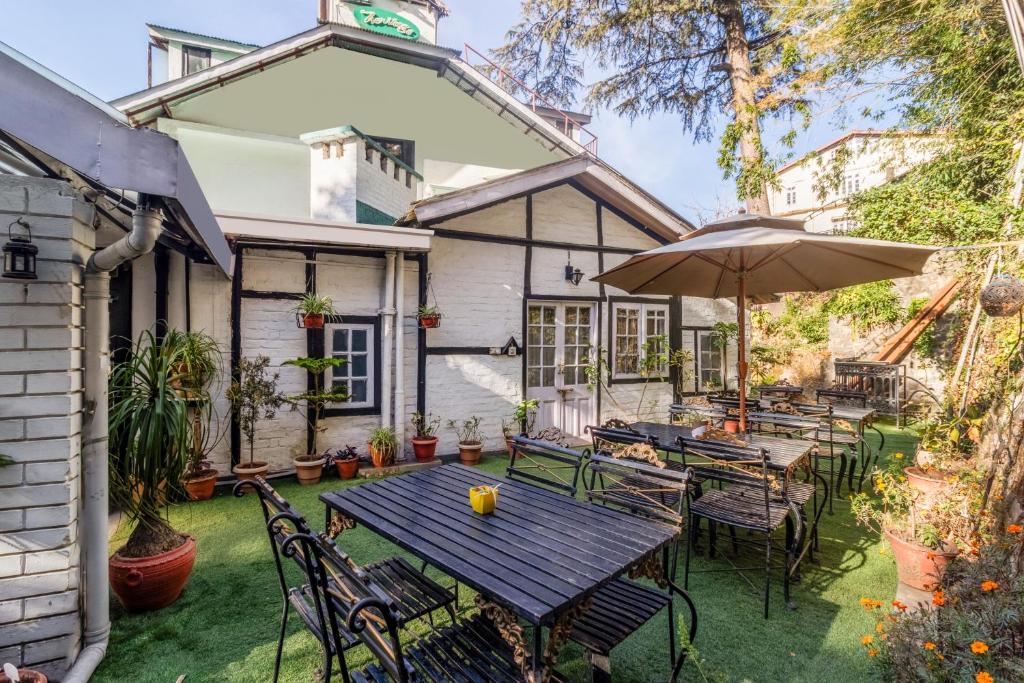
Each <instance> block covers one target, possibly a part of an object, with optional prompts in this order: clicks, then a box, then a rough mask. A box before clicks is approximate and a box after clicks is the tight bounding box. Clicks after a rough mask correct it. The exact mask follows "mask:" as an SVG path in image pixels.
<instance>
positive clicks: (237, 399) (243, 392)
mask: <svg viewBox="0 0 1024 683" xmlns="http://www.w3.org/2000/svg"><path fill="white" fill-rule="evenodd" d="M269 365H270V359H269V358H267V357H266V356H256V358H253V359H249V358H242V359H241V360H240V361H239V363H238V374H239V379H238V380H235V381H233V382H232V383H231V386H230V387H229V388H228V391H227V398H228V401H230V402H231V409H232V410H234V411H235V414H236V415H237V416H238V426H239V429H240V430H241V432H242V434H243V435H245V439H246V441H248V442H249V462H247V463H239V464H237V465H235V466H234V468H233V469H232V471H233V472H234V474H235V476H236V477H237V478H238V479H239V480H243V479H253V478H255V477H256V476H262V475H264V474H266V473H267V470H269V469H270V463H268V462H264V461H261V460H256V455H255V453H254V450H255V444H256V425H257V424H258V423H259V421H260V420H272V419H273V418H274V415H276V414H277V409H278V408H280V407H281V404H282V403H283V402H284V398H283V397H282V396H281V394H280V393H279V392H278V391H277V381H278V379H280V374H279V373H276V372H275V373H274V374H272V375H271V374H270V373H269V372H268V370H267V368H268V366H269Z"/></svg>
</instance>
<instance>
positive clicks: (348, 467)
mask: <svg viewBox="0 0 1024 683" xmlns="http://www.w3.org/2000/svg"><path fill="white" fill-rule="evenodd" d="M334 468H335V469H336V470H338V479H354V478H355V476H356V474H357V473H358V472H359V458H352V459H351V460H335V461H334Z"/></svg>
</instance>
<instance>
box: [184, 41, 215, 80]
mask: <svg viewBox="0 0 1024 683" xmlns="http://www.w3.org/2000/svg"><path fill="white" fill-rule="evenodd" d="M212 57H213V53H212V52H211V51H210V50H209V48H205V47H196V46H195V45H182V46H181V75H182V76H188V75H189V74H194V73H196V72H197V71H202V70H203V69H209V68H210V61H211V59H212Z"/></svg>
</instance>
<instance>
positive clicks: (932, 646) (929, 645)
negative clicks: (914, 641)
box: [922, 640, 935, 651]
mask: <svg viewBox="0 0 1024 683" xmlns="http://www.w3.org/2000/svg"><path fill="white" fill-rule="evenodd" d="M922 647H923V648H924V649H926V650H929V651H930V650H934V649H935V643H933V642H932V641H930V640H926V641H925V642H924V645H923V646H922Z"/></svg>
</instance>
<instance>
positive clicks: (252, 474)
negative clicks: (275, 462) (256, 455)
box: [231, 460, 270, 493]
mask: <svg viewBox="0 0 1024 683" xmlns="http://www.w3.org/2000/svg"><path fill="white" fill-rule="evenodd" d="M269 470H270V463H266V462H260V461H259V460H255V461H253V463H252V464H251V465H250V464H249V463H247V462H246V463H239V464H237V465H235V466H234V467H232V468H231V471H232V472H234V474H235V478H236V479H238V481H251V480H253V479H255V478H256V477H262V476H264V475H265V474H266V473H267V472H268V471H269ZM242 490H243V491H245V492H246V493H248V492H249V487H245V488H244V489H242Z"/></svg>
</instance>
